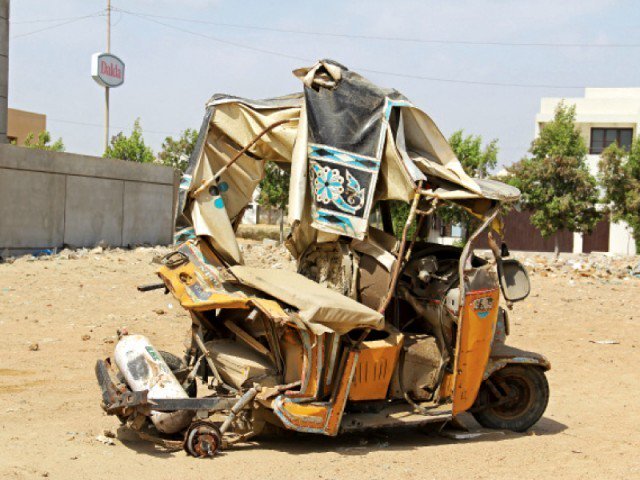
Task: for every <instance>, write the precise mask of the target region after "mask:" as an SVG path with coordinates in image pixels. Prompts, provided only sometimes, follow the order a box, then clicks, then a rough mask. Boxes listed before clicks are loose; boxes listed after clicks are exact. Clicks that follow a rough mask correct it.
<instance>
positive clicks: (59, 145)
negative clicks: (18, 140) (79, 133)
mask: <svg viewBox="0 0 640 480" xmlns="http://www.w3.org/2000/svg"><path fill="white" fill-rule="evenodd" d="M24 146H25V147H27V148H36V149H38V150H49V151H51V152H64V148H65V147H64V143H63V142H62V139H61V138H58V140H56V141H55V142H53V143H51V134H50V133H49V131H48V130H43V131H42V132H40V133H39V134H38V138H36V137H35V135H34V133H33V132H31V133H29V135H27V138H25V140H24Z"/></svg>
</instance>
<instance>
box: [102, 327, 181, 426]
mask: <svg viewBox="0 0 640 480" xmlns="http://www.w3.org/2000/svg"><path fill="white" fill-rule="evenodd" d="M114 357H115V361H116V365H117V366H118V368H119V369H120V371H121V372H122V375H123V376H124V378H125V380H126V382H127V385H128V386H129V388H131V390H133V391H136V392H140V391H143V390H148V391H149V393H148V395H147V398H149V399H162V398H189V396H188V395H187V392H185V390H184V388H182V385H181V384H180V382H178V380H177V379H176V377H175V375H174V374H173V373H172V372H171V369H170V368H169V366H168V365H167V364H166V362H165V361H164V359H163V358H162V356H161V355H160V353H158V351H157V350H156V349H155V348H154V347H153V345H151V343H150V342H149V340H148V339H147V337H145V336H143V335H126V336H124V337H122V339H121V340H120V341H119V342H118V344H117V345H116V348H115V352H114ZM192 418H193V412H191V411H188V410H178V411H176V412H156V411H152V412H151V421H152V422H153V424H154V425H155V427H156V429H158V431H160V432H162V433H176V432H179V431H181V430H183V429H184V428H186V427H187V426H188V425H189V423H191V419H192Z"/></svg>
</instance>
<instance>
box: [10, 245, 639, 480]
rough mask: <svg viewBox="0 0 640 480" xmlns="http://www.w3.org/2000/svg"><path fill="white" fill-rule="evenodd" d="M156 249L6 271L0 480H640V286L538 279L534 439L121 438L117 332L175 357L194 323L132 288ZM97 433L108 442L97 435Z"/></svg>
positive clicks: (528, 340) (518, 339) (158, 294)
mask: <svg viewBox="0 0 640 480" xmlns="http://www.w3.org/2000/svg"><path fill="white" fill-rule="evenodd" d="M253 254H254V255H257V256H261V254H260V252H259V251H257V253H256V251H254V252H253ZM153 255H154V251H153V250H150V249H142V250H137V251H132V252H106V253H101V254H98V253H89V254H86V255H84V256H83V257H82V258H80V259H75V260H63V259H53V260H49V261H26V260H25V259H20V260H18V261H17V262H15V263H13V264H2V265H0V351H1V353H0V478H2V479H5V478H7V479H13V478H42V477H48V478H55V479H71V478H74V479H75V478H91V479H102V478H123V477H124V478H138V479H182V478H184V479H200V478H203V479H204V478H207V479H212V478H217V479H226V478H239V477H242V478H251V477H255V478H257V477H260V478H279V479H307V478H313V479H319V478H320V479H322V478H327V479H329V478H331V479H335V478H350V479H356V478H367V479H377V478H385V479H386V478H403V479H412V478H415V479H430V478H434V479H435V478H438V479H448V478H491V479H494V478H545V479H546V478H562V479H568V478H598V479H602V478H640V453H639V451H640V401H639V400H638V393H640V387H639V386H638V382H639V381H640V373H639V370H638V361H639V360H640V313H639V312H640V280H636V279H632V278H630V277H629V278H628V279H626V280H622V279H617V278H614V279H609V280H601V279H595V278H588V277H577V278H576V279H574V280H571V279H570V278H569V277H568V276H566V275H556V274H554V273H553V272H551V273H549V272H543V273H541V274H538V273H536V274H533V275H532V284H533V289H534V292H533V294H532V296H531V297H530V298H529V299H528V300H527V301H525V302H523V303H521V304H518V305H516V307H515V309H514V312H513V313H512V319H513V320H514V321H513V322H512V335H511V337H510V340H511V342H512V343H513V344H514V345H516V346H520V347H525V348H529V349H533V350H537V351H540V352H543V353H544V354H546V355H547V356H548V357H549V358H550V359H551V362H552V364H553V369H552V370H551V371H550V372H549V374H548V375H549V382H550V385H551V400H550V404H549V407H548V409H547V412H546V414H545V416H544V418H543V419H542V420H541V421H540V422H539V423H538V424H537V425H536V426H535V427H534V428H533V429H532V430H531V431H530V432H528V433H525V434H515V433H507V432H497V433H493V434H490V435H486V436H483V437H480V438H479V439H474V440H467V441H459V440H453V439H449V438H443V437H440V436H438V435H437V434H435V433H431V434H428V435H427V434H424V433H421V432H416V431H413V430H405V431H395V432H381V433H379V434H375V435H367V436H362V435H354V436H348V437H342V438H337V439H333V438H324V437H317V436H291V437H287V438H271V439H266V440H264V441H262V442H261V443H259V444H252V445H249V446H246V447H242V448H237V449H234V450H230V451H227V452H224V453H223V454H221V455H220V456H219V457H217V458H215V459H213V460H196V459H193V458H190V457H187V456H186V454H185V453H184V452H177V453H166V452H163V451H161V450H158V449H156V448H155V447H153V446H151V445H149V444H148V443H146V442H142V441H139V440H136V439H135V437H132V436H130V435H126V434H124V433H122V432H118V421H117V420H116V419H115V418H113V417H107V416H106V415H104V414H103V412H102V410H101V409H100V407H99V390H98V387H97V384H96V381H95V378H94V373H93V367H94V363H95V360H96V359H97V358H100V357H105V356H108V355H111V353H112V350H113V347H114V344H113V341H114V339H115V332H116V329H117V328H119V327H121V326H127V327H128V329H129V331H130V332H134V333H143V334H146V335H148V336H149V338H150V339H151V340H152V342H153V343H154V344H155V345H156V347H157V348H160V349H166V350H170V351H173V352H175V353H179V352H180V351H181V349H182V346H181V343H182V342H183V339H184V338H185V336H186V335H185V334H186V332H187V329H188V328H189V319H188V317H187V316H186V315H185V314H184V313H183V312H182V311H181V310H180V308H179V306H178V305H177V303H176V302H175V300H174V299H173V298H172V297H171V296H165V295H163V293H162V291H153V292H149V293H139V292H137V291H136V289H135V286H136V285H138V284H143V283H150V282H154V281H155V278H156V277H155V276H154V275H153V272H154V269H155V267H156V265H154V264H152V263H151V260H152V258H153ZM285 263H286V262H285ZM544 275H546V276H544ZM598 340H615V341H617V342H619V344H598V343H592V342H593V341H598ZM34 343H37V344H38V347H39V349H38V350H37V351H32V350H30V345H32V344H34ZM105 429H108V430H111V431H113V432H117V433H118V435H119V438H117V439H115V446H108V445H105V444H103V443H100V442H99V441H97V440H96V436H98V435H100V434H102V433H103V431H104V430H105Z"/></svg>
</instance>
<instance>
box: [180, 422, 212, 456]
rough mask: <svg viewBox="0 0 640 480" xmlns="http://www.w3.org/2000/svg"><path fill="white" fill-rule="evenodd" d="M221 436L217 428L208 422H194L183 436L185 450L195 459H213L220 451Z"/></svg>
mask: <svg viewBox="0 0 640 480" xmlns="http://www.w3.org/2000/svg"><path fill="white" fill-rule="evenodd" d="M220 444H221V435H220V430H218V427H216V426H215V425H213V424H212V423H210V422H196V423H194V424H192V425H191V427H189V429H188V430H187V433H186V435H185V442H184V448H185V450H186V451H187V452H188V453H189V454H191V455H193V456H194V457H197V458H203V457H213V456H215V454H216V453H217V451H218V450H219V449H220Z"/></svg>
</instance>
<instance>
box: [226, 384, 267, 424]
mask: <svg viewBox="0 0 640 480" xmlns="http://www.w3.org/2000/svg"><path fill="white" fill-rule="evenodd" d="M259 391H260V387H257V386H256V387H253V388H250V389H249V390H247V392H246V393H245V394H244V395H243V396H242V397H240V400H238V401H237V402H236V403H235V405H234V406H233V407H231V411H230V412H229V415H228V416H227V418H226V419H225V421H224V423H223V424H222V426H221V427H220V432H221V433H224V432H226V431H227V430H229V427H230V426H231V422H233V420H234V419H235V418H236V416H237V415H238V413H239V412H240V410H242V409H243V408H244V407H246V406H247V404H248V403H249V402H251V401H252V400H253V399H254V398H256V395H257V394H258V392H259Z"/></svg>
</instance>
